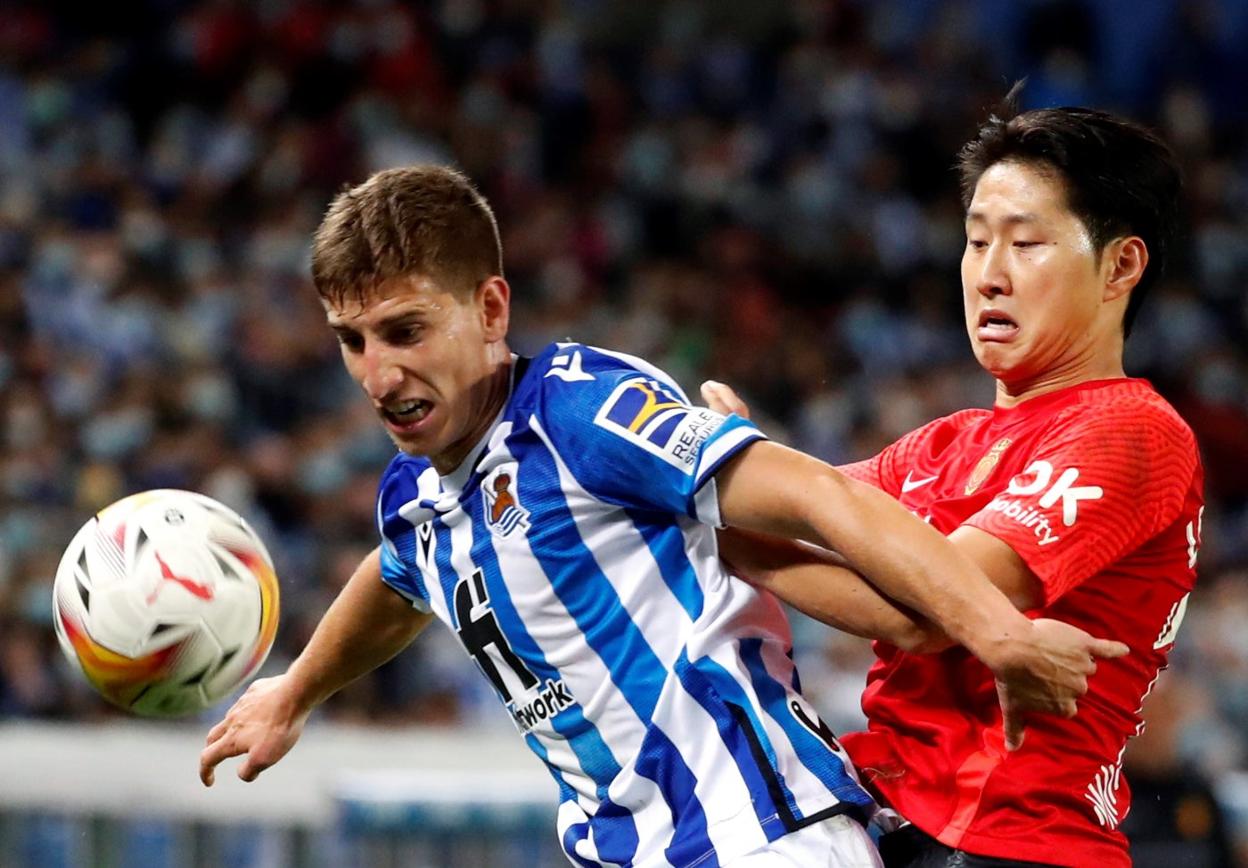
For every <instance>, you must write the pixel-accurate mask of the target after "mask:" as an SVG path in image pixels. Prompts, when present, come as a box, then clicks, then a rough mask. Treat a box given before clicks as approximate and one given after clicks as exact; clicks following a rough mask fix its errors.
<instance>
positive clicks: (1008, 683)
mask: <svg viewBox="0 0 1248 868" xmlns="http://www.w3.org/2000/svg"><path fill="white" fill-rule="evenodd" d="M1031 624H1032V629H1031V631H1030V633H1029V635H1027V636H1024V637H1022V638H1020V639H1017V640H1015V641H1013V642H1011V643H1010V645H1009V648H1008V650H1007V651H1006V652H1005V654H1004V655H1002V660H1001V661H1000V662H996V663H995V665H994V663H988V661H985V662H986V663H988V666H989V668H990V669H992V671H993V675H995V676H996V680H997V696H998V698H999V699H1000V701H1001V716H1002V722H1003V725H1004V728H1005V747H1006V750H1017V749H1018V748H1020V747H1021V746H1022V744H1023V735H1024V733H1023V727H1024V716H1025V714H1026V713H1027V712H1033V711H1039V712H1045V713H1048V714H1060V715H1061V716H1062V717H1074V716H1075V713H1076V711H1077V710H1078V707H1077V705H1076V700H1077V699H1078V698H1079V697H1080V696H1082V695H1083V694H1085V693H1087V691H1088V678H1089V677H1090V676H1091V675H1092V674H1093V673H1095V672H1096V659H1095V658H1097V657H1101V658H1105V659H1112V658H1114V657H1121V656H1123V655H1124V654H1126V653H1127V652H1128V651H1129V650H1130V649H1129V648H1128V647H1127V646H1126V645H1124V644H1123V643H1121V642H1114V641H1111V640H1108V639H1096V638H1093V637H1092V636H1091V635H1089V634H1088V633H1085V632H1084V631H1083V630H1080V629H1079V628H1078V627H1072V626H1071V625H1070V624H1066V623H1064V622H1062V621H1052V620H1049V619H1047V618H1040V619H1037V620H1035V621H1032V622H1031Z"/></svg>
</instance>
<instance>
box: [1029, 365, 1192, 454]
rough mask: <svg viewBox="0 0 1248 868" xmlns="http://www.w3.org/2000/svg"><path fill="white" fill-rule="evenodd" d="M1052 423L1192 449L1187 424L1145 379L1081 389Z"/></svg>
mask: <svg viewBox="0 0 1248 868" xmlns="http://www.w3.org/2000/svg"><path fill="white" fill-rule="evenodd" d="M1052 424H1053V427H1054V428H1056V429H1060V430H1063V431H1066V432H1070V433H1075V434H1081V435H1083V436H1090V437H1091V436H1095V437H1098V438H1100V437H1104V438H1110V439H1112V440H1114V441H1115V442H1118V443H1125V442H1131V443H1134V444H1137V445H1149V446H1153V447H1157V448H1163V447H1166V448H1169V449H1172V450H1173V449H1180V450H1183V451H1188V452H1191V453H1193V454H1195V452H1196V436H1195V434H1193V433H1192V429H1191V427H1190V426H1189V425H1188V424H1187V422H1186V421H1184V419H1183V417H1182V416H1180V415H1179V413H1178V411H1177V410H1175V409H1174V407H1172V406H1171V405H1170V403H1169V402H1168V401H1167V400H1166V399H1165V398H1163V397H1162V396H1161V395H1160V394H1159V393H1158V392H1157V390H1156V389H1154V388H1153V387H1152V385H1151V384H1149V383H1148V382H1147V381H1146V380H1137V379H1125V380H1121V381H1115V382H1113V383H1109V384H1106V385H1103V386H1100V387H1099V388H1091V389H1085V390H1083V391H1081V392H1080V393H1079V394H1078V396H1077V398H1076V400H1074V401H1072V402H1071V403H1070V404H1069V405H1067V406H1066V407H1064V408H1062V410H1060V411H1059V412H1058V413H1056V414H1055V415H1054V417H1053V420H1052Z"/></svg>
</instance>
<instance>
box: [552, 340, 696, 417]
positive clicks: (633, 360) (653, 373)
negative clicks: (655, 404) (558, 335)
mask: <svg viewBox="0 0 1248 868" xmlns="http://www.w3.org/2000/svg"><path fill="white" fill-rule="evenodd" d="M560 346H565V345H564V344H560ZM569 346H570V345H569ZM588 349H591V350H593V351H594V352H595V353H598V354H600V355H604V356H608V357H609V358H612V359H616V360H618V361H621V362H623V363H624V364H626V365H628V366H629V367H630V368H636V369H637V370H638V371H641V372H642V373H643V374H645V375H646V376H647V377H651V378H653V379H655V380H658V381H659V382H660V383H663V384H664V385H666V386H668V387H670V388H671V389H672V390H673V391H675V393H676V396H677V397H678V398H680V400H681V401H683V402H685V403H686V404H690V403H692V402H690V400H689V396H688V395H686V394H685V392H684V390H683V389H681V388H680V384H679V383H677V382H676V381H675V380H673V379H672V378H671V376H670V375H669V374H668V373H667V372H666V371H664V370H662V369H661V368H657V367H655V366H654V365H652V364H650V363H649V362H647V361H646V360H645V359H641V358H638V357H637V356H630V355H629V354H628V353H617V352H615V351H614V350H604V349H602V347H588Z"/></svg>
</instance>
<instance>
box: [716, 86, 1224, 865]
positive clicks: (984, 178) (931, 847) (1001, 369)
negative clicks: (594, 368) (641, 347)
mask: <svg viewBox="0 0 1248 868" xmlns="http://www.w3.org/2000/svg"><path fill="white" fill-rule="evenodd" d="M959 165H960V169H961V172H962V181H963V193H964V204H965V206H966V208H967V211H966V238H967V243H966V249H965V251H964V253H963V257H962V288H963V298H964V302H965V309H966V325H967V331H968V333H969V335H970V339H971V345H972V348H973V349H974V352H975V356H976V358H977V359H978V360H979V362H980V364H981V365H982V366H983V367H984V369H985V370H987V371H988V372H989V373H990V374H992V376H993V377H995V378H996V381H997V399H996V406H995V407H994V408H993V409H992V410H963V411H961V412H959V413H954V414H953V415H951V416H947V417H945V418H943V419H937V420H936V421H934V422H931V423H929V424H927V425H925V426H923V427H922V428H919V429H918V430H916V431H913V432H911V433H910V434H907V435H906V436H905V437H903V438H901V440H899V441H897V442H896V443H894V444H893V445H891V446H889V447H887V448H886V449H885V450H884V451H883V452H881V453H880V454H879V455H877V456H875V457H874V458H872V459H870V460H868V461H864V462H861V463H859V464H855V465H850V466H848V467H845V468H842V470H844V472H845V473H846V475H848V476H852V477H853V478H855V479H859V480H862V481H864V482H867V483H868V484H870V485H873V486H875V487H877V488H879V489H881V490H883V491H885V492H887V493H889V494H891V495H893V496H894V497H896V498H898V499H899V500H900V502H901V503H902V504H903V505H904V506H906V507H907V508H908V509H910V510H912V511H913V512H914V513H916V514H917V515H919V516H921V517H923V518H924V519H925V520H927V521H929V522H931V525H932V526H933V527H934V528H936V529H937V530H939V531H941V532H942V533H945V534H948V535H949V538H950V540H952V541H953V542H954V544H955V545H957V546H958V548H959V549H961V550H962V551H963V552H965V553H966V554H968V555H969V556H970V557H971V559H972V560H974V561H975V562H976V563H977V564H979V565H980V567H982V568H983V570H984V571H985V572H986V573H987V574H988V576H989V577H991V578H992V580H993V581H994V582H995V583H996V584H997V586H998V587H1000V588H1001V590H1003V591H1004V592H1005V593H1006V594H1008V595H1009V597H1010V599H1011V600H1013V601H1014V603H1015V604H1016V605H1017V606H1018V607H1019V608H1020V609H1022V610H1025V611H1028V612H1029V613H1031V614H1032V615H1044V616H1047V617H1052V618H1061V619H1063V620H1067V621H1070V622H1071V623H1074V624H1078V625H1080V626H1082V627H1084V628H1086V629H1088V630H1093V631H1095V632H1097V633H1098V634H1105V635H1109V636H1112V637H1114V638H1116V639H1120V640H1122V641H1123V642H1125V643H1127V644H1128V645H1129V646H1130V647H1131V653H1130V654H1129V655H1128V656H1125V657H1122V658H1119V659H1115V660H1111V661H1108V662H1106V663H1104V664H1102V665H1101V667H1100V669H1099V670H1098V672H1097V673H1096V675H1095V677H1094V678H1092V680H1091V682H1090V686H1089V690H1088V695H1087V697H1086V699H1084V700H1083V702H1082V703H1081V705H1080V709H1079V713H1078V716H1077V717H1076V718H1074V719H1063V718H1060V717H1048V716H1046V717H1042V718H1036V719H1035V720H1033V721H1031V730H1032V734H1031V735H1030V737H1029V738H1028V739H1027V740H1026V741H1025V742H1023V743H1022V744H1021V746H1019V747H1018V749H1017V750H1014V751H1012V752H1010V751H1008V750H1007V746H1006V743H1007V742H1008V741H1016V739H1013V738H1011V733H1010V732H1008V730H1007V728H1006V727H1004V726H1003V724H1002V721H1001V719H1000V717H999V716H998V715H997V714H996V709H995V702H996V700H995V694H994V691H993V679H992V675H991V673H989V672H988V671H987V670H986V669H984V668H983V666H982V665H980V664H979V663H978V662H977V661H975V660H974V659H973V658H972V656H971V655H970V654H968V653H967V652H965V651H964V650H962V649H950V650H947V651H945V652H943V653H940V654H917V653H908V652H907V650H905V649H907V648H909V649H914V648H916V647H921V646H922V645H923V644H924V643H925V642H928V643H930V642H931V641H932V639H933V636H932V634H931V632H930V631H927V630H925V629H924V628H923V627H922V625H921V624H919V623H917V622H915V621H913V620H912V619H909V618H907V617H906V616H905V615H904V614H903V613H902V612H901V611H900V610H897V609H894V608H892V607H890V606H888V605H887V603H886V601H884V600H883V599H881V598H879V597H878V596H875V595H874V592H873V591H872V590H871V589H870V588H868V587H866V586H865V585H864V584H862V583H861V582H860V581H859V580H858V579H857V578H856V577H854V576H853V575H852V574H851V573H849V572H847V571H844V570H841V569H839V568H836V567H831V566H821V565H820V563H819V562H818V561H817V560H813V559H811V560H804V559H805V558H807V557H808V556H810V555H811V553H810V552H809V551H807V552H800V551H796V550H794V549H792V548H790V547H787V546H784V545H781V544H778V543H776V542H773V541H766V540H759V539H753V540H744V539H741V538H740V537H738V538H736V539H731V538H730V539H726V540H725V547H724V551H725V554H726V555H727V556H728V557H729V558H730V559H732V560H733V562H734V565H736V566H738V567H739V568H742V569H743V570H744V572H746V573H748V574H752V576H753V577H754V578H755V579H757V580H759V581H760V582H761V583H762V584H763V585H764V586H766V587H768V588H770V589H771V590H773V591H774V592H776V593H777V594H778V595H780V596H781V597H783V598H784V599H786V600H788V601H789V602H790V603H792V604H793V605H795V606H797V607H798V608H801V609H803V610H805V611H807V612H808V613H810V614H812V615H814V616H816V617H820V618H822V619H823V620H826V621H828V622H829V623H833V624H836V625H838V626H841V627H843V628H846V629H849V630H851V631H852V632H857V633H860V634H862V635H867V636H871V637H874V638H879V639H882V640H885V641H882V642H878V643H876V654H877V656H878V657H879V660H878V662H877V663H876V664H875V666H874V667H873V668H872V670H871V673H870V675H869V676H868V679H867V688H866V692H865V693H864V694H863V709H864V710H865V711H866V712H867V717H868V720H869V724H870V731H869V732H866V733H851V734H849V735H847V736H846V737H845V739H844V742H845V744H846V747H847V748H848V750H849V753H850V756H851V757H853V759H854V761H855V763H856V764H857V766H858V768H859V769H862V770H863V772H864V775H865V777H866V779H867V782H868V784H869V785H871V786H872V788H873V789H874V791H875V792H877V793H879V794H880V796H881V798H882V801H883V803H884V804H886V805H888V806H890V807H891V809H895V810H896V811H897V812H899V813H900V815H901V816H902V817H904V818H905V819H906V820H908V821H910V823H911V824H912V825H909V826H907V827H905V828H904V829H902V830H900V831H897V832H894V833H893V834H891V835H885V836H884V837H883V838H882V839H881V845H880V849H881V852H882V853H883V854H884V857H885V864H886V865H888V866H889V868H938V866H954V865H957V866H981V868H988V866H1019V865H1046V864H1055V865H1075V866H1093V865H1094V866H1101V868H1108V866H1128V865H1130V864H1131V858H1130V854H1129V852H1128V844H1127V840H1126V838H1125V837H1124V836H1123V834H1122V833H1121V832H1120V831H1119V829H1118V825H1119V824H1120V823H1121V822H1122V820H1123V818H1124V817H1125V816H1126V813H1127V810H1128V809H1129V807H1130V798H1131V796H1130V790H1129V788H1128V787H1127V784H1126V782H1125V781H1124V780H1123V778H1122V756H1123V751H1124V749H1125V747H1126V743H1127V740H1128V739H1129V738H1130V737H1131V736H1132V735H1133V734H1135V733H1137V732H1138V731H1139V730H1140V729H1141V728H1142V727H1143V721H1142V719H1141V718H1140V708H1141V704H1142V703H1143V700H1144V697H1145V696H1146V695H1147V693H1148V691H1149V690H1150V689H1151V687H1152V685H1153V684H1154V683H1155V681H1156V679H1157V676H1158V674H1159V672H1160V670H1161V669H1162V668H1164V667H1165V663H1166V657H1167V655H1168V653H1169V651H1170V648H1171V647H1172V645H1173V643H1174V640H1175V637H1176V635H1177V633H1178V629H1179V625H1180V623H1181V622H1182V620H1183V613H1184V611H1185V610H1186V606H1187V598H1188V594H1189V593H1190V592H1191V590H1192V586H1193V583H1194V582H1195V578H1196V558H1197V549H1198V547H1199V545H1200V516H1201V509H1202V506H1201V486H1202V472H1201V467H1200V459H1199V456H1198V454H1197V449H1196V443H1195V440H1194V438H1193V436H1192V432H1191V430H1190V429H1189V428H1188V427H1187V425H1186V424H1185V423H1184V422H1183V420H1182V419H1180V418H1179V416H1178V414H1177V413H1176V412H1175V411H1174V409H1173V408H1171V407H1170V406H1169V405H1168V404H1167V403H1166V402H1165V400H1163V399H1162V398H1161V396H1160V395H1158V394H1157V392H1155V391H1154V390H1153V388H1152V386H1150V385H1149V384H1148V383H1147V382H1146V381H1144V380H1138V379H1131V378H1128V377H1127V376H1126V375H1125V373H1124V371H1123V359H1122V353H1123V342H1124V340H1125V336H1126V333H1127V332H1128V331H1129V330H1130V326H1131V322H1132V319H1133V318H1134V316H1135V313H1136V311H1137V310H1138V308H1139V305H1140V303H1141V302H1142V301H1143V299H1144V294H1145V293H1146V292H1147V290H1148V289H1149V287H1150V286H1151V285H1152V284H1154V283H1155V282H1156V280H1157V277H1158V275H1159V274H1160V272H1161V270H1162V267H1163V265H1164V263H1165V260H1166V254H1167V253H1168V248H1169V247H1170V244H1171V239H1172V238H1173V237H1174V235H1175V232H1176V225H1177V222H1178V216H1177V215H1178V213H1179V207H1178V199H1179V188H1180V184H1179V174H1178V170H1177V167H1176V164H1175V161H1174V158H1173V156H1172V155H1171V153H1170V151H1169V149H1168V148H1167V147H1166V146H1165V144H1164V143H1162V142H1161V141H1160V140H1158V139H1157V138H1156V137H1155V136H1154V135H1153V134H1152V133H1151V132H1149V131H1147V130H1145V129H1143V128H1141V127H1139V126H1137V125H1135V124H1133V123H1130V122H1128V121H1125V120H1123V119H1120V118H1116V117H1114V116H1112V115H1108V114H1105V113H1103V112H1097V111H1091V110H1086V109H1047V110H1040V111H1033V112H1027V113H1025V114H1021V115H1018V116H1016V117H1014V118H1012V119H1010V120H1001V119H998V118H995V117H994V118H992V119H991V120H990V121H989V122H988V123H987V124H985V125H984V127H983V128H981V130H980V132H979V135H978V136H977V137H976V138H975V139H974V140H972V141H971V143H970V144H968V145H967V146H966V148H965V149H964V150H963V152H962V156H961V159H960V164H959ZM704 394H705V395H706V397H707V398H708V399H711V402H712V405H713V406H716V407H718V408H719V409H721V410H724V411H726V412H730V411H737V412H746V408H745V407H744V406H743V405H742V404H740V402H739V400H738V399H736V398H735V396H734V395H733V394H732V393H731V391H730V390H727V389H726V388H725V387H723V386H721V385H719V384H709V385H708V386H707V387H705V388H704ZM847 594H853V595H854V596H855V598H856V599H858V600H859V601H860V602H861V605H858V606H854V607H846V606H843V605H841V601H842V600H843V599H844V597H845V595H847ZM868 598H871V599H874V602H875V603H876V608H874V609H872V608H871V606H870V605H869V604H867V603H866V602H865V601H866V600H867V599H868ZM936 641H937V642H939V639H938V637H937V639H936ZM928 647H929V648H930V647H933V646H932V645H930V644H929V645H928Z"/></svg>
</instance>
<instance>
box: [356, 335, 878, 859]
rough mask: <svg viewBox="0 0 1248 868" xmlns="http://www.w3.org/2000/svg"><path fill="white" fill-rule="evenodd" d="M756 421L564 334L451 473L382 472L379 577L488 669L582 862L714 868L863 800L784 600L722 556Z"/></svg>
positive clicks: (412, 468) (523, 363) (520, 378)
mask: <svg viewBox="0 0 1248 868" xmlns="http://www.w3.org/2000/svg"><path fill="white" fill-rule="evenodd" d="M762 436H763V435H762V434H761V433H760V432H759V431H758V429H757V428H755V427H754V426H753V425H752V424H751V423H750V422H748V421H746V420H744V419H741V418H739V417H737V416H729V417H727V418H725V417H723V416H721V415H719V414H717V413H714V412H711V411H710V410H706V409H702V408H698V407H693V406H690V404H689V401H688V399H687V398H686V397H685V395H684V394H683V393H682V392H681V391H680V389H679V388H678V387H677V386H676V385H674V384H673V383H672V382H671V380H670V379H669V378H668V377H667V376H666V375H665V374H663V373H662V372H661V371H659V370H657V369H656V368H654V367H652V366H651V365H649V364H647V363H646V362H644V361H642V360H640V359H637V358H633V357H630V356H624V355H620V354H617V353H610V352H606V351H603V350H598V349H593V348H590V347H586V346H583V345H580V344H553V345H551V346H550V347H548V348H547V349H546V350H545V351H543V352H542V353H541V354H540V355H538V356H537V357H536V358H533V359H531V360H529V359H518V360H517V361H516V364H515V366H514V371H513V382H512V391H511V396H510V398H509V399H508V401H507V404H506V406H505V407H504V408H503V410H502V412H501V413H500V415H499V417H498V419H497V420H496V422H495V424H494V426H493V428H492V430H491V431H490V432H489V434H487V435H486V437H485V438H484V439H483V441H482V442H481V443H479V444H478V445H477V447H476V449H475V450H474V451H473V452H472V453H471V454H470V455H469V456H468V458H467V459H465V461H464V462H463V464H462V465H461V466H460V468H459V469H458V470H456V471H455V472H454V473H452V474H450V475H449V476H445V477H439V476H438V473H437V471H436V470H435V469H434V468H433V467H432V466H431V464H430V462H429V461H428V459H425V458H415V457H411V456H407V455H399V456H398V457H397V458H395V459H394V461H393V462H392V463H391V464H390V466H389V468H387V470H386V472H385V475H384V476H383V478H382V481H381V488H380V493H379V498H378V521H379V524H380V528H381V534H382V558H381V563H382V575H383V578H384V580H385V582H386V583H387V584H389V585H390V586H391V587H393V588H394V589H395V590H396V591H398V592H399V593H400V594H403V595H404V596H405V597H407V598H408V599H410V600H411V601H412V604H413V605H414V606H416V607H417V608H419V609H422V610H425V611H432V612H433V613H435V614H436V615H437V616H438V617H439V618H440V619H441V620H442V621H444V622H446V624H447V625H448V626H449V627H450V629H451V630H452V631H454V632H455V633H456V634H457V635H458V637H459V639H460V641H461V642H462V643H463V645H464V648H465V650H466V651H467V652H468V654H469V655H470V656H471V657H472V658H473V659H474V660H475V661H476V663H477V665H478V666H479V667H480V669H481V671H482V672H483V673H484V675H485V676H486V678H488V679H489V680H490V681H491V682H492V684H493V685H494V688H495V689H496V690H497V691H498V695H499V697H500V698H501V699H502V701H503V703H504V704H505V705H506V707H507V710H508V712H509V713H510V714H511V716H512V718H513V719H514V721H515V724H516V727H517V728H518V729H519V730H520V732H521V733H522V734H523V736H524V738H525V740H526V741H527V742H528V745H529V747H530V748H531V749H532V750H533V752H534V753H536V754H537V755H538V756H539V757H540V758H541V759H542V760H543V761H544V762H545V763H546V765H547V766H548V767H549V769H550V771H551V774H552V775H553V776H554V778H555V781H556V782H557V784H558V786H559V791H560V808H559V814H558V831H559V835H560V838H561V840H562V843H563V846H564V849H565V850H566V852H567V853H568V856H569V858H570V859H571V860H572V861H573V862H574V863H576V864H578V865H638V866H642V865H644V866H651V865H655V866H658V865H669V864H670V865H676V866H686V865H698V866H713V865H718V864H719V863H720V862H721V861H725V860H728V859H732V858H735V857H737V856H740V855H742V854H745V853H748V852H750V851H752V850H756V849H758V848H759V847H761V846H764V845H765V844H766V843H767V842H768V841H772V840H775V839H776V838H779V837H780V836H782V835H784V834H785V833H786V832H789V831H792V830H794V829H796V828H800V827H802V826H804V825H807V824H809V823H813V822H818V821H819V820H822V819H824V818H826V817H828V816H831V815H833V814H837V813H844V812H854V813H855V814H857V815H859V816H860V817H862V816H865V815H866V814H867V813H869V811H870V810H871V808H872V802H871V799H870V797H869V796H868V795H867V794H866V793H865V791H864V790H863V789H862V788H861V787H860V786H859V785H858V783H857V781H856V778H855V777H854V775H853V772H852V771H851V769H850V766H849V760H848V759H847V758H846V756H845V754H844V753H843V752H842V751H841V749H840V745H839V744H838V743H837V742H836V740H835V739H834V738H833V737H832V733H831V732H830V731H829V730H828V728H827V727H826V726H825V725H824V724H823V723H822V722H821V721H820V720H819V718H818V716H817V715H816V713H815V711H814V709H813V708H812V707H811V706H810V705H809V704H808V703H807V702H806V700H805V699H803V698H802V696H801V693H800V688H799V685H798V679H797V672H796V671H795V669H794V667H793V662H792V660H791V658H790V637H789V628H788V623H787V621H786V619H785V617H784V614H783V612H782V611H781V609H780V607H779V604H778V603H776V601H775V600H774V599H773V598H771V597H770V596H768V595H762V594H759V593H757V592H756V591H755V590H754V589H752V588H751V587H750V586H748V585H747V584H746V583H744V582H741V581H738V580H736V579H730V578H729V576H728V574H727V573H726V572H725V571H724V568H723V566H722V565H721V563H720V561H719V558H718V554H717V547H716V541H715V531H714V528H715V527H716V526H718V525H719V524H720V520H719V506H718V501H717V496H716V488H715V480H714V474H715V471H716V469H717V468H719V467H720V466H721V465H722V464H723V462H724V461H726V460H727V459H728V458H729V457H731V456H732V455H734V454H735V453H737V452H738V451H739V450H740V449H741V448H742V447H744V446H746V445H747V444H749V443H751V442H753V441H755V440H757V439H760V438H761V437H762Z"/></svg>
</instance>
